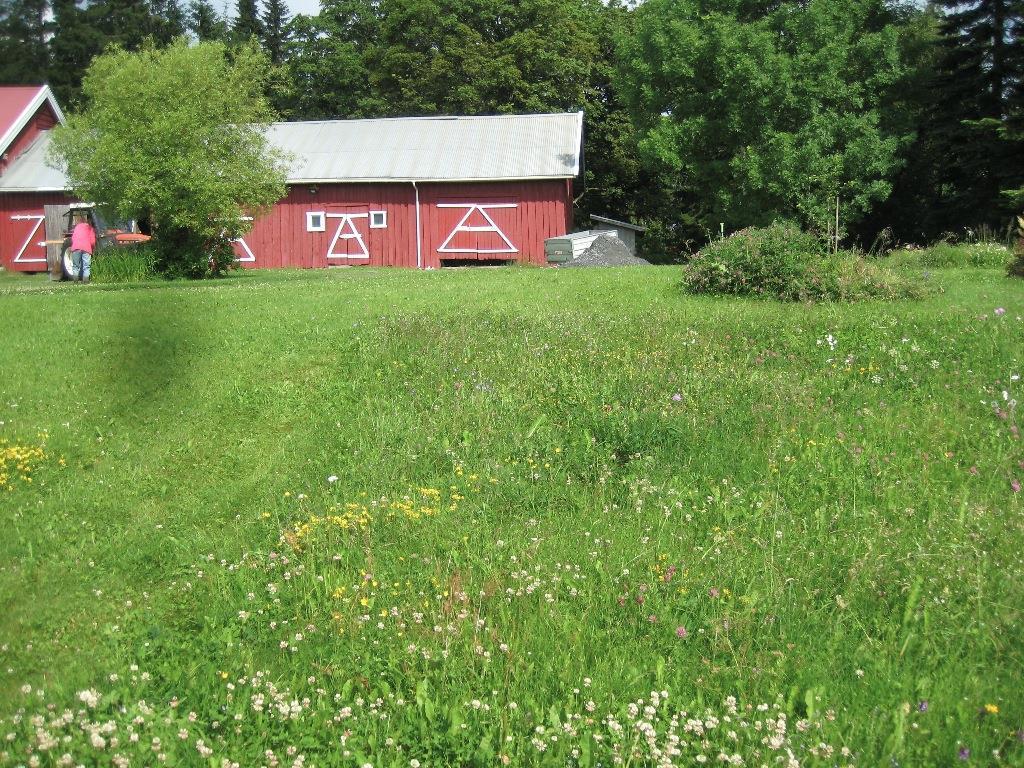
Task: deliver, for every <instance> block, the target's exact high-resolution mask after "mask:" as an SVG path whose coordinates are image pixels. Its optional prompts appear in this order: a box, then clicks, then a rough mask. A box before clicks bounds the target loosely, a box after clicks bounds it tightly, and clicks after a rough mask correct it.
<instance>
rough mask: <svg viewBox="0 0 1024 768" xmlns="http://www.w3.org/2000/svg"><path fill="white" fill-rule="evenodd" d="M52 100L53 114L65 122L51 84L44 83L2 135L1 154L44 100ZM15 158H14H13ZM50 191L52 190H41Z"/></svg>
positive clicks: (10, 190) (0, 137) (0, 139)
mask: <svg viewBox="0 0 1024 768" xmlns="http://www.w3.org/2000/svg"><path fill="white" fill-rule="evenodd" d="M47 101H48V102H50V107H51V108H52V109H53V114H55V115H56V116H57V122H59V123H64V122H65V121H64V113H63V112H62V111H61V109H60V105H59V104H57V99H55V98H54V97H53V91H51V90H50V86H48V85H43V86H40V88H39V93H37V94H36V95H35V96H33V97H32V101H30V102H29V103H28V105H27V106H26V107H25V108H24V109H23V110H22V111H21V114H20V115H18V117H17V119H16V120H15V121H14V122H13V123H11V127H10V128H8V129H7V132H6V133H4V135H3V136H0V155H2V154H3V153H4V152H6V151H7V150H8V148H9V147H10V146H11V143H12V142H13V141H14V139H15V138H17V136H18V134H19V133H21V132H22V130H23V129H24V128H25V126H26V125H28V121H29V120H31V119H32V116H33V115H34V114H35V113H36V111H37V110H38V109H39V107H41V106H42V105H43V103H44V102H47ZM12 159H13V158H12ZM4 191H5V192H21V191H34V190H18V189H6V190H4ZM40 191H46V192H49V191H51V190H40Z"/></svg>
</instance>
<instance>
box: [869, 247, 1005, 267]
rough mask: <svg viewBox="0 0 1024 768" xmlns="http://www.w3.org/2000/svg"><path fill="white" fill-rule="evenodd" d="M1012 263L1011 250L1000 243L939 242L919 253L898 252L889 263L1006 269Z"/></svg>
mask: <svg viewBox="0 0 1024 768" xmlns="http://www.w3.org/2000/svg"><path fill="white" fill-rule="evenodd" d="M1009 260H1010V251H1009V250H1008V249H1007V248H1006V247H1004V246H1002V245H999V244H998V243H959V244H954V243H936V244H935V245H933V246H931V247H930V248H925V249H923V250H919V251H895V252H893V253H892V254H891V255H890V256H889V257H888V263H889V264H890V265H892V266H900V267H904V266H905V267H928V268H931V269H948V268H954V267H991V268H993V269H1002V268H1004V267H1005V266H1006V264H1007V262H1008V261H1009Z"/></svg>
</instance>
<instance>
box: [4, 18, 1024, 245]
mask: <svg viewBox="0 0 1024 768" xmlns="http://www.w3.org/2000/svg"><path fill="white" fill-rule="evenodd" d="M1022 26H1024V0H973V1H972V2H956V1H955V0H942V2H932V3H930V4H928V5H926V6H923V7H922V6H921V5H920V4H917V3H912V2H899V1H894V0H848V1H847V2H843V3H836V2H833V1H832V0H646V2H644V3H642V4H639V5H636V6H635V7H634V6H631V5H627V4H625V3H623V2H621V1H620V0H611V1H610V2H603V1H602V0H517V1H516V2H512V1H511V0H322V2H321V10H320V13H319V14H317V15H316V16H306V15H298V16H295V17H294V18H290V14H289V12H288V9H287V7H286V5H285V3H284V0H262V5H259V4H258V3H257V0H235V5H234V8H233V13H232V15H231V18H230V19H229V18H227V17H226V16H225V14H224V13H223V12H222V11H218V9H217V8H215V7H214V6H213V5H212V3H211V2H210V0H190V2H189V3H188V5H182V3H181V2H180V0H91V1H89V2H85V3H84V4H83V3H82V2H78V0H0V82H3V83H19V84H24V83H36V82H44V81H45V82H49V83H50V85H51V86H52V87H53V88H54V90H55V92H56V93H57V95H58V98H59V99H60V100H61V102H62V103H63V104H66V105H69V106H71V108H72V109H74V108H75V107H76V106H79V105H80V103H81V99H82V94H81V82H82V76H83V74H84V72H85V69H86V68H87V67H88V64H89V62H90V61H91V60H92V59H93V57H95V56H96V55H97V54H98V53H99V52H101V51H102V50H104V49H105V48H106V47H107V46H109V45H117V46H120V47H121V48H124V49H126V50H129V51H131V50H138V49H140V48H142V47H144V46H146V45H155V46H158V47H161V46H166V45H168V44H170V43H171V41H173V40H175V39H176V38H179V37H181V36H182V35H187V36H189V37H190V38H192V39H198V40H217V41H222V42H224V43H226V44H227V45H228V49H229V50H231V48H232V46H238V47H240V46H242V45H244V44H247V43H250V42H251V41H252V40H254V39H255V40H256V41H258V43H259V45H260V46H261V47H262V49H263V51H264V52H265V55H266V57H267V58H268V59H269V61H270V62H271V64H272V67H273V69H272V73H273V74H272V77H270V78H269V80H268V84H267V85H266V89H267V93H266V95H267V96H268V97H269V99H270V101H271V103H272V104H273V105H274V107H275V108H276V109H277V111H278V112H279V114H280V115H281V116H282V118H283V119H288V120H309V119H334V118H354V117H389V116H398V115H433V114H487V113H511V112H546V111H556V110H584V112H585V114H586V121H585V123H586V129H585V136H584V173H583V179H582V180H581V181H580V182H579V183H578V184H577V189H576V194H577V195H578V199H577V210H576V213H577V221H578V222H579V223H580V224H581V225H584V226H585V225H586V223H587V218H586V216H587V214H589V213H601V214H607V215H611V216H615V217H620V218H626V219H631V220H635V221H638V222H642V223H645V224H646V225H648V227H649V232H648V237H647V241H648V246H649V247H650V248H651V249H652V250H654V251H655V252H658V253H661V254H664V255H665V256H666V257H673V256H676V255H679V254H682V253H685V252H686V251H687V249H690V248H693V247H696V246H699V245H700V244H701V243H703V242H705V241H706V240H707V239H709V238H710V237H713V236H715V235H716V234H718V233H719V232H720V231H722V230H723V229H724V230H725V231H733V230H736V229H739V228H742V227H744V226H750V225H757V224H766V223H769V222H771V221H772V220H775V219H779V218H784V219H790V220H794V221H797V222H799V223H800V224H802V225H803V226H804V227H806V228H809V229H812V230H814V231H816V232H818V233H819V234H822V235H827V236H830V237H836V238H837V239H839V238H841V239H844V240H846V241H847V242H858V243H860V244H861V245H863V246H865V247H867V246H869V245H871V244H872V243H873V242H877V241H879V240H880V239H881V240H886V241H888V242H897V241H901V242H925V241H931V240H934V239H937V238H939V237H943V236H946V235H948V234H953V235H956V236H960V237H964V236H977V235H978V234H979V233H982V232H986V231H987V232H990V233H994V234H995V235H996V236H1001V235H1004V234H1005V233H1006V231H1007V226H1008V224H1009V223H1010V221H1011V219H1012V214H1013V212H1014V211H1015V210H1017V209H1019V207H1020V206H1021V204H1022V203H1024V152H1022V150H1024V44H1022V42H1021V34H1020V33H1021V30H1022ZM125 96H126V98H130V96H131V94H125ZM837 221H838V229H837V226H836V225H837Z"/></svg>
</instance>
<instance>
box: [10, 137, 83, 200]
mask: <svg viewBox="0 0 1024 768" xmlns="http://www.w3.org/2000/svg"><path fill="white" fill-rule="evenodd" d="M49 148H50V132H49V131H43V133H41V134H40V135H39V138H37V139H36V140H35V141H33V142H32V146H30V147H29V148H28V149H27V150H25V151H24V152H23V153H22V154H21V155H19V156H18V159H17V160H15V161H14V162H13V163H11V165H10V166H9V167H8V168H7V171H6V173H4V175H3V176H0V192H63V191H65V190H66V189H67V188H68V179H67V177H66V176H65V175H64V173H63V172H62V171H58V170H57V169H55V168H51V167H50V166H48V165H47V164H46V152H47V150H48V149H49Z"/></svg>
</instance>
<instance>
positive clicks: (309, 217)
mask: <svg viewBox="0 0 1024 768" xmlns="http://www.w3.org/2000/svg"><path fill="white" fill-rule="evenodd" d="M324 221H325V220H324V212H323V211H306V231H307V232H323V231H324V230H325V229H327V226H326V225H325V223H324Z"/></svg>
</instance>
